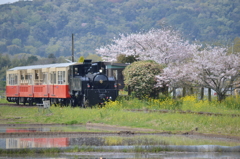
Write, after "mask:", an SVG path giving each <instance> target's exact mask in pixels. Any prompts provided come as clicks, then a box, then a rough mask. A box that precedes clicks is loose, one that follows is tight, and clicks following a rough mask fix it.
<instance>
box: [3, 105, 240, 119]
mask: <svg viewBox="0 0 240 159" xmlns="http://www.w3.org/2000/svg"><path fill="white" fill-rule="evenodd" d="M0 106H12V107H38V106H36V105H33V106H28V105H17V104H12V103H11V104H10V103H0ZM126 111H131V112H148V113H153V112H155V113H180V114H196V115H208V116H232V117H240V114H222V113H211V112H202V111H200V112H194V111H191V110H188V111H183V110H165V109H162V110H149V109H126Z"/></svg>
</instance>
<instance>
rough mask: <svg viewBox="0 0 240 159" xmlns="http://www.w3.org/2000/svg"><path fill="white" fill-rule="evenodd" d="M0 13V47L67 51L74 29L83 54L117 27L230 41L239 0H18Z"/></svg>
mask: <svg viewBox="0 0 240 159" xmlns="http://www.w3.org/2000/svg"><path fill="white" fill-rule="evenodd" d="M0 14H1V17H0V21H1V25H0V35H1V37H0V53H8V54H17V53H20V52H23V53H31V54H35V55H40V56H45V57H47V56H48V54H50V53H54V54H56V56H67V55H69V53H70V52H71V49H70V48H71V39H70V36H71V34H72V33H74V34H75V35H76V36H75V44H76V45H75V51H76V52H81V53H82V55H83V56H85V57H86V56H88V53H89V52H94V50H95V49H96V48H98V47H100V46H102V45H105V44H106V43H109V42H110V39H112V38H113V37H116V36H117V35H118V34H119V33H126V34H127V33H135V32H139V31H142V30H145V31H147V30H150V29H152V28H160V27H166V26H172V27H173V28H175V29H177V30H179V31H180V32H183V33H184V34H185V37H186V38H188V39H190V40H195V39H197V40H200V41H207V42H209V41H210V42H213V41H220V42H222V43H224V44H227V43H228V42H230V41H232V40H233V39H234V38H235V37H239V36H240V33H239V29H240V21H239V18H240V17H239V15H240V2H239V1H238V0H232V1H228V0H227V1H225V0H224V1H223V0H222V1H211V0H204V1H199V0H198V1H197V0H195V1H189V0H183V1H176V0H169V1H167V2H166V1H159V0H149V1H143V0H141V1H136V0H99V1H96V0H93V1H85V0H79V1H73V0H71V1H63V0H58V1H57V0H56V1H50V0H41V1H39V0H37V1H18V2H16V3H12V4H5V5H0ZM51 39H54V41H52V40H51ZM26 46H29V47H30V46H31V47H32V48H31V49H30V48H26ZM34 48H36V49H34Z"/></svg>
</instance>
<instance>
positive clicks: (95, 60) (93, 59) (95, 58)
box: [86, 54, 102, 62]
mask: <svg viewBox="0 0 240 159" xmlns="http://www.w3.org/2000/svg"><path fill="white" fill-rule="evenodd" d="M86 59H92V61H93V62H98V61H102V58H101V57H100V56H98V55H96V54H89V55H88V56H87V57H86Z"/></svg>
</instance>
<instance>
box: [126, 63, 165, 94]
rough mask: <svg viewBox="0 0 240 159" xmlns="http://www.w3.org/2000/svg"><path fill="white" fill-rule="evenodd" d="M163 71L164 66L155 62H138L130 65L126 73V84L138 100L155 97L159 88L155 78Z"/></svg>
mask: <svg viewBox="0 0 240 159" xmlns="http://www.w3.org/2000/svg"><path fill="white" fill-rule="evenodd" d="M161 71H162V66H161V65H159V64H158V63H156V62H155V61H137V62H134V63H132V64H130V65H128V66H127V67H126V68H125V69H124V71H123V75H124V79H125V80H124V83H125V85H126V86H128V87H130V89H131V90H132V91H134V94H135V96H136V97H138V98H140V99H141V98H143V97H146V96H150V97H155V96H156V94H158V92H159V90H160V89H159V88H156V87H155V84H156V79H155V76H156V75H159V74H160V73H161Z"/></svg>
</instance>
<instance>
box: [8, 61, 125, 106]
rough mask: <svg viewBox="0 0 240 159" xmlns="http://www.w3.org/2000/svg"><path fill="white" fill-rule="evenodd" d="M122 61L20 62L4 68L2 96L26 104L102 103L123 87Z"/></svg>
mask: <svg viewBox="0 0 240 159" xmlns="http://www.w3.org/2000/svg"><path fill="white" fill-rule="evenodd" d="M125 67H126V65H125V64H112V63H108V62H92V61H91V60H84V62H83V63H60V64H48V65H33V66H21V67H15V68H12V69H9V70H7V72H6V82H7V83H6V97H7V100H8V101H9V102H16V103H17V104H20V103H23V104H24V105H25V104H26V103H28V104H29V105H34V104H39V103H40V104H41V103H43V101H45V100H49V101H50V104H60V105H71V106H81V107H87V106H90V107H91V106H94V105H97V104H98V105H103V104H104V103H105V102H106V101H109V100H112V101H114V100H115V99H116V98H117V96H118V92H119V88H122V87H123V77H122V74H121V72H122V70H123V69H124V68H125Z"/></svg>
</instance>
